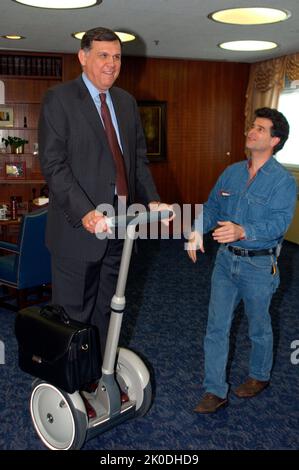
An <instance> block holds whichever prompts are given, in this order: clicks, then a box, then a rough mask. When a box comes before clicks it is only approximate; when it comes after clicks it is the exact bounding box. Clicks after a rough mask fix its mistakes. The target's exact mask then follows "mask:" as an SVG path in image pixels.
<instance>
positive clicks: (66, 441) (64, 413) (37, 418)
mask: <svg viewBox="0 0 299 470" xmlns="http://www.w3.org/2000/svg"><path fill="white" fill-rule="evenodd" d="M30 413H31V418H32V421H33V424H34V427H35V430H36V432H37V434H38V435H39V437H40V439H41V440H42V441H43V443H44V444H45V445H46V446H47V447H48V448H49V449H51V450H71V449H73V450H75V449H80V448H81V447H82V445H83V443H84V441H85V437H86V431H87V426H88V419H87V415H86V410H85V407H84V403H83V401H82V398H81V397H80V394H79V393H78V392H75V393H72V394H68V393H66V392H63V391H62V390H60V389H58V388H56V387H54V386H53V385H50V384H49V383H46V382H42V381H40V380H37V381H35V382H34V383H33V390H32V393H31V399H30Z"/></svg>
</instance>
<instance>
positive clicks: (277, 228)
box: [188, 108, 297, 413]
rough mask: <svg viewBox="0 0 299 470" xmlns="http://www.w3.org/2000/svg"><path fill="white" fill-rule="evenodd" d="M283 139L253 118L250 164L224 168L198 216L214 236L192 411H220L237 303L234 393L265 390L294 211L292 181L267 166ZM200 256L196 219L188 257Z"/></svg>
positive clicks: (261, 116) (284, 134) (267, 114)
mask: <svg viewBox="0 0 299 470" xmlns="http://www.w3.org/2000/svg"><path fill="white" fill-rule="evenodd" d="M288 134H289V125H288V122H287V120H286V118H285V117H284V116H283V114H281V113H280V112H278V111H277V110H275V109H270V108H261V109H258V110H256V112H255V120H254V123H253V125H252V127H251V129H250V130H249V132H248V134H247V139H246V147H247V149H248V150H249V151H250V153H251V157H250V158H249V159H248V160H247V161H246V160H244V161H242V162H239V163H236V164H234V165H231V166H230V167H228V168H227V169H226V170H225V171H224V172H223V174H222V175H221V176H220V178H219V179H218V181H217V183H216V185H215V187H214V188H213V190H212V192H211V194H210V196H209V199H208V201H207V202H206V203H205V204H204V209H203V232H204V233H206V232H208V231H210V230H213V233H212V235H213V238H214V240H215V241H217V242H218V243H219V244H220V248H219V250H218V253H217V257H216V262H215V266H214V271H213V275H212V285H211V297H210V304H209V317H208V325H207V331H206V336H205V340H204V351H205V378H204V383H203V385H204V389H205V392H206V393H205V394H204V396H203V398H202V400H201V401H200V403H199V404H198V405H197V407H196V408H195V410H194V411H196V412H198V413H213V412H215V411H217V410H218V409H219V408H220V407H223V406H225V405H226V404H227V394H228V383H227V381H226V366H227V358H228V353H229V335H230V329H231V323H232V319H233V313H234V310H235V307H236V306H237V305H238V303H239V302H240V300H241V299H242V300H243V303H244V309H245V313H246V315H247V318H248V324H249V337H250V340H251V353H250V361H249V377H248V379H247V380H246V381H245V383H243V384H242V385H240V386H238V387H237V388H236V389H235V391H234V393H235V395H237V396H238V397H239V398H250V397H254V396H255V395H257V394H258V393H260V392H261V391H262V390H264V389H265V388H266V387H267V386H268V385H269V380H270V373H271V368H272V360H273V334H272V327H271V318H270V314H269V306H270V302H271V299H272V295H273V293H274V292H275V290H276V289H277V287H278V285H279V273H278V268H277V256H278V254H279V247H280V244H281V241H282V239H283V236H284V233H285V232H286V230H287V228H288V226H289V224H290V222H291V220H292V217H293V214H294V209H295V204H296V198H297V188H296V182H295V179H294V178H293V176H291V174H290V173H289V172H288V171H287V170H286V169H285V168H284V167H283V166H282V165H280V164H279V163H278V162H277V161H276V160H275V159H274V158H273V154H275V153H276V152H277V151H279V150H281V149H282V147H283V146H284V143H285V142H286V140H287V138H288ZM197 249H199V250H200V251H202V252H204V247H203V239H202V235H201V229H200V221H199V219H197V220H195V224H194V231H193V232H192V233H191V234H190V237H189V242H188V255H189V257H190V258H191V260H192V261H193V262H196V250H197Z"/></svg>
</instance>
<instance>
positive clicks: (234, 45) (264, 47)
mask: <svg viewBox="0 0 299 470" xmlns="http://www.w3.org/2000/svg"><path fill="white" fill-rule="evenodd" d="M219 47H221V49H226V50H228V51H243V52H254V51H268V50H270V49H275V48H276V47H278V44H276V42H271V41H251V40H248V41H230V42H223V43H221V44H219Z"/></svg>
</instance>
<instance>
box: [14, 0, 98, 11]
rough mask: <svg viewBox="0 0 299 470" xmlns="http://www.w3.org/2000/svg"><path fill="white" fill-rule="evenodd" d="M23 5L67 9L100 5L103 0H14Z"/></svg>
mask: <svg viewBox="0 0 299 470" xmlns="http://www.w3.org/2000/svg"><path fill="white" fill-rule="evenodd" d="M14 1H15V2H17V3H21V4H22V5H27V6H29V7H36V8H51V9H57V10H58V9H59V10H67V9H72V8H87V7H93V6H94V5H99V4H100V3H102V0H14Z"/></svg>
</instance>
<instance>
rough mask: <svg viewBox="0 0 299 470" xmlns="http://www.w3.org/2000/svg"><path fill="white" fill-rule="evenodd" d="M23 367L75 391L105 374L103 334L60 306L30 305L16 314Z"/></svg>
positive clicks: (24, 369)
mask: <svg viewBox="0 0 299 470" xmlns="http://www.w3.org/2000/svg"><path fill="white" fill-rule="evenodd" d="M15 333H16V337H17V341H18V344H19V366H20V368H21V369H22V370H23V371H24V372H27V373H29V374H31V375H33V376H35V377H39V378H40V379H43V380H45V381H47V382H50V383H51V384H53V385H55V386H57V387H59V388H61V389H62V390H65V391H66V392H68V393H73V392H75V391H76V390H81V389H82V388H84V385H86V384H88V383H90V382H94V381H95V380H97V379H99V378H100V376H101V366H102V359H101V350H100V340H99V333H98V330H97V328H96V327H95V326H93V325H86V324H84V323H81V322H78V321H74V320H71V319H70V318H69V317H68V315H67V314H66V312H65V311H64V309H63V308H62V307H60V306H58V305H47V306H45V307H42V308H39V307H28V308H25V309H23V310H20V311H19V312H18V314H17V317H16V322H15Z"/></svg>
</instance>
